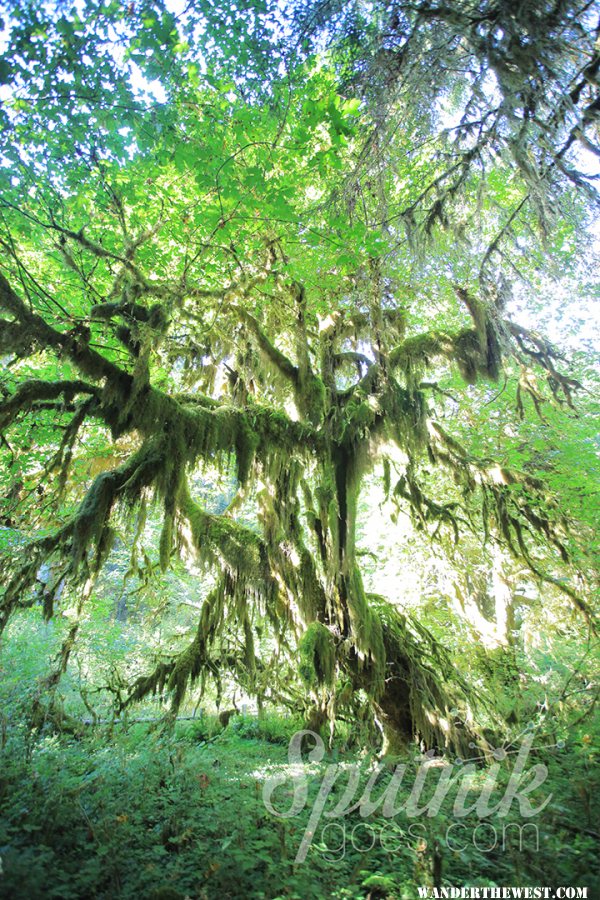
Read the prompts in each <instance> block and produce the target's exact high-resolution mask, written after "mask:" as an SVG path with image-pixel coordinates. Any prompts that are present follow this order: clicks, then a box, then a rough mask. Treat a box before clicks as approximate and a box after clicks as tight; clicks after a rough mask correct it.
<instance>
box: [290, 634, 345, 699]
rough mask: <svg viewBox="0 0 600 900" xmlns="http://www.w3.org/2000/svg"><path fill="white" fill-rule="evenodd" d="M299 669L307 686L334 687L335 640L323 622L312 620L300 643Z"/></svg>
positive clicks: (314, 688)
mask: <svg viewBox="0 0 600 900" xmlns="http://www.w3.org/2000/svg"><path fill="white" fill-rule="evenodd" d="M298 656H299V663H298V671H299V673H300V677H301V678H302V681H303V682H304V684H305V685H306V687H307V688H310V689H311V690H314V691H316V690H317V689H318V688H319V687H323V686H324V687H333V685H334V684H335V678H336V653H335V640H334V637H333V635H332V633H331V631H330V630H329V629H328V628H327V627H326V626H325V625H323V624H322V623H321V622H312V623H311V624H310V625H309V626H308V628H307V629H306V631H305V632H304V634H303V635H302V637H301V638H300V641H299V643H298Z"/></svg>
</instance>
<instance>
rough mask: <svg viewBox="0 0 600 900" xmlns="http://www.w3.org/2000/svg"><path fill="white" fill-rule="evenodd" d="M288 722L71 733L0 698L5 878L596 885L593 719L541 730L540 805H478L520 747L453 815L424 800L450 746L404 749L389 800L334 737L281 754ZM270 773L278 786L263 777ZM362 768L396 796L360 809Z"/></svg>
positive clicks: (227, 890) (212, 889)
mask: <svg viewBox="0 0 600 900" xmlns="http://www.w3.org/2000/svg"><path fill="white" fill-rule="evenodd" d="M294 729H295V724H294V723H293V722H291V721H290V720H285V719H282V718H278V717H276V716H267V717H265V718H264V719H263V720H262V721H258V720H257V719H254V718H249V717H243V718H242V717H238V718H235V719H233V720H232V721H231V722H230V724H229V726H228V727H227V728H226V729H225V730H223V731H219V730H218V723H217V722H216V720H215V719H210V718H208V717H207V718H205V719H203V720H202V721H192V722H180V723H177V725H176V727H175V729H174V730H172V731H170V732H166V731H165V730H164V729H163V730H161V729H160V728H157V727H156V726H152V725H148V724H146V723H141V724H132V725H129V726H127V727H124V726H123V725H117V726H114V727H113V728H112V729H109V728H107V727H105V726H96V727H88V728H87V729H86V730H85V733H84V734H83V736H80V737H73V736H66V735H57V734H55V733H44V731H43V730H42V731H41V732H37V733H32V732H31V731H30V730H29V729H28V728H27V727H26V726H25V725H24V724H23V723H22V722H19V721H18V720H17V719H16V718H12V717H11V715H7V714H4V717H3V720H2V745H3V746H2V751H1V758H0V763H1V769H0V857H1V872H2V874H1V875H0V896H1V897H6V898H11V900H19V898H27V900H37V898H44V900H45V898H63V900H69V898H151V900H152V898H153V900H177V898H185V897H189V898H193V900H196V898H197V900H202V898H224V900H225V898H245V897H248V898H269V900H274V898H279V897H281V898H298V900H309V898H329V897H331V898H354V897H370V898H372V900H375V898H383V897H389V898H398V900H400V898H405V900H416V898H417V897H418V890H417V888H418V886H421V885H433V884H438V885H440V884H441V885H458V886H463V885H480V886H486V885H488V886H489V885H501V886H503V885H551V886H554V887H556V886H562V885H567V886H574V885H577V886H579V885H581V886H586V887H588V897H593V896H600V893H595V891H597V890H598V887H599V882H598V873H597V872H596V873H594V860H595V856H596V839H597V834H596V833H595V830H596V829H597V824H596V822H595V821H594V810H593V796H594V788H593V784H592V781H591V775H592V765H593V753H591V752H590V746H589V743H590V741H589V740H588V738H589V737H590V736H589V735H586V734H585V735H583V738H578V739H577V740H573V741H572V742H570V743H569V742H567V744H566V746H564V747H563V746H562V745H560V746H559V747H558V748H557V747H556V746H554V747H552V746H548V741H547V740H546V739H544V740H541V739H540V740H539V741H538V737H540V736H536V740H535V741H534V742H533V745H532V748H531V751H530V753H529V759H528V760H527V763H526V765H525V767H524V770H523V778H524V779H525V782H526V783H529V782H530V781H531V778H532V777H533V776H532V773H531V771H530V770H531V769H532V767H533V766H534V765H540V764H541V765H543V766H545V767H547V777H546V779H545V783H544V784H543V785H541V786H539V787H538V788H536V790H535V791H533V792H532V793H531V794H530V795H529V800H530V801H531V805H532V808H537V807H538V806H542V805H543V806H544V808H543V809H541V810H540V811H539V813H536V814H535V815H533V816H531V817H530V818H529V819H527V817H526V816H524V815H522V814H521V813H522V811H520V810H519V805H518V803H517V801H516V800H515V802H514V803H513V804H512V806H511V809H510V810H509V811H508V813H507V814H506V815H503V814H502V810H499V811H496V812H492V813H490V814H489V815H482V810H481V808H480V809H479V811H478V810H474V809H473V808H472V807H473V806H475V801H477V799H480V798H481V794H482V790H483V788H484V784H485V779H486V778H487V777H489V776H490V774H493V773H494V772H497V790H498V791H499V793H498V797H499V798H501V797H502V796H503V795H504V796H506V790H507V787H508V786H509V784H510V773H511V771H513V770H514V768H515V766H516V760H517V759H518V754H517V755H514V756H513V757H510V755H508V756H507V757H506V758H505V759H504V760H503V761H502V762H501V763H499V764H498V766H497V768H496V769H495V770H494V769H490V768H489V766H485V765H478V766H474V767H473V771H471V773H470V774H469V775H468V778H467V779H466V781H464V783H465V785H466V786H465V788H464V790H463V794H464V797H463V801H464V802H463V807H464V809H466V810H467V812H466V814H463V813H460V814H459V815H458V817H457V812H456V807H455V805H454V804H453V795H452V794H449V795H448V797H447V798H446V800H445V801H444V802H443V803H442V804H441V806H440V809H439V811H437V812H436V813H435V815H428V812H430V813H431V812H434V809H433V807H434V805H436V804H435V803H432V804H430V806H429V807H428V808H427V809H425V807H426V803H427V798H429V799H430V800H431V799H432V798H434V797H435V791H436V788H437V787H439V783H440V778H441V777H442V773H443V772H446V771H448V769H449V768H453V774H454V777H455V778H456V777H457V776H458V774H459V773H458V768H457V765H456V761H454V763H453V766H450V765H449V763H448V761H444V760H441V759H430V760H429V761H428V762H427V763H426V765H425V767H423V758H422V757H420V756H418V755H417V756H415V754H411V755H407V757H406V759H401V760H400V761H399V762H400V764H401V765H403V766H405V767H406V768H405V771H404V774H403V780H402V783H401V785H400V787H399V789H398V790H397V793H396V795H395V800H394V804H393V805H391V804H392V800H391V794H392V793H393V790H392V789H393V788H394V785H395V787H396V788H398V782H397V781H396V782H395V783H394V782H393V778H394V777H396V779H398V777H399V773H400V771H401V770H400V769H396V770H394V767H393V766H392V765H391V764H388V765H386V766H383V765H381V766H380V767H379V768H377V766H378V765H379V764H378V762H377V760H376V758H375V755H374V753H373V752H370V753H367V752H365V751H360V752H359V751H357V750H354V751H345V748H344V746H343V745H340V746H338V747H335V746H334V748H333V750H327V751H325V750H324V755H323V758H322V760H321V761H320V762H319V761H318V760H316V759H315V757H314V754H313V760H312V761H311V760H309V759H308V758H307V757H306V753H305V760H304V762H297V763H296V764H293V762H294V761H293V760H292V764H291V765H290V763H289V757H288V753H289V748H288V745H289V739H290V737H291V735H292V734H293V732H294ZM306 740H308V741H309V746H308V749H310V746H312V745H311V744H310V740H311V739H310V738H308V739H306ZM590 740H591V738H590ZM538 744H539V746H538ZM542 745H544V746H542ZM323 749H324V748H323ZM317 755H318V754H317ZM465 771H466V766H465ZM394 772H395V775H394ZM527 772H529V774H527ZM425 774H426V780H425V787H424V788H423V792H422V793H421V795H420V797H419V798H417V800H418V802H417V803H416V806H415V809H412V810H411V809H409V808H407V802H406V801H407V798H408V796H409V794H410V792H411V790H413V789H414V790H415V792H416V789H415V785H416V784H418V783H419V778H420V777H421V778H423V777H424V776H425ZM277 776H278V777H279V778H280V780H281V783H280V784H279V785H278V786H276V785H275V784H274V783H269V782H268V779H269V778H273V777H277ZM369 777H370V778H371V787H372V790H371V796H370V799H371V800H372V801H373V803H375V801H376V800H377V798H383V796H384V792H385V791H386V790H387V795H386V796H387V797H388V807H387V808H386V806H385V805H384V804H380V805H379V807H378V808H377V809H375V810H373V811H371V810H369V809H368V808H367V806H366V805H365V804H363V807H362V809H360V808H355V809H354V810H352V809H351V808H350V807H352V805H353V804H356V801H357V800H358V799H359V798H360V797H361V795H362V792H363V788H364V785H365V784H366V782H367V781H368V779H369ZM294 778H295V780H293V779H294ZM353 778H355V779H356V783H354V782H353V780H352V779H353ZM525 782H524V783H525ZM265 784H266V785H267V786H266V788H265ZM390 785H391V787H390ZM367 793H368V791H367ZM550 795H551V796H550ZM365 796H366V795H365ZM414 796H415V797H416V793H415V794H414ZM548 798H549V799H548ZM517 799H518V798H517ZM545 800H547V802H546V803H545V804H544V801H545ZM454 802H456V798H454ZM480 802H483V801H480ZM490 805H491V806H493V805H494V804H490ZM408 806H410V804H408ZM419 810H420V811H419ZM469 810H470V811H469ZM286 813H287V814H288V815H283V814H286ZM525 823H527V827H526V828H525V829H523V827H522V826H524V825H525ZM519 826H521V827H519Z"/></svg>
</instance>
